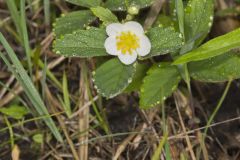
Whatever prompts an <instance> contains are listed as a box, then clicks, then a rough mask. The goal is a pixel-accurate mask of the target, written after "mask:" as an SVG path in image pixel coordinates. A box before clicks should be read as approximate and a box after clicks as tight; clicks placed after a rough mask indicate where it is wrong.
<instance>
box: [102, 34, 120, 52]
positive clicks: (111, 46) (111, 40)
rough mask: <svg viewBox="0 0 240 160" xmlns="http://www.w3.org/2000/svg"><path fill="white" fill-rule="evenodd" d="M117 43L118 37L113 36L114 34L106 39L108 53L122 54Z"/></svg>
mask: <svg viewBox="0 0 240 160" xmlns="http://www.w3.org/2000/svg"><path fill="white" fill-rule="evenodd" d="M116 44H117V42H116V38H115V37H113V36H111V37H108V38H107V39H106V40H105V43H104V47H105V49H106V51H107V53H108V54H110V55H114V56H115V55H118V54H120V51H118V50H117V45H116Z"/></svg>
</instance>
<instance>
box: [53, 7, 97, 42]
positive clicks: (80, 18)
mask: <svg viewBox="0 0 240 160" xmlns="http://www.w3.org/2000/svg"><path fill="white" fill-rule="evenodd" d="M94 19H95V16H94V15H93V14H92V12H91V11H89V10H81V11H75V12H71V13H68V14H66V15H62V17H60V18H57V20H56V23H55V24H54V33H55V35H56V37H57V38H59V37H60V36H61V35H65V34H69V33H73V31H76V30H79V29H83V28H84V26H86V25H88V24H89V23H91V22H92V21H93V20H94Z"/></svg>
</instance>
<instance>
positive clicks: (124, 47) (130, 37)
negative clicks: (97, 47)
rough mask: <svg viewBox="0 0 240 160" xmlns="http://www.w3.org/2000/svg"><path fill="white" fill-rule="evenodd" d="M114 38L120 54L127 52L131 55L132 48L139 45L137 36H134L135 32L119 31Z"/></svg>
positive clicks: (134, 48)
mask: <svg viewBox="0 0 240 160" xmlns="http://www.w3.org/2000/svg"><path fill="white" fill-rule="evenodd" d="M116 39H117V50H119V51H121V53H122V54H126V53H129V54H130V55H131V54H132V53H133V51H134V50H136V49H137V48H139V47H140V46H139V38H138V37H137V36H136V34H134V33H132V32H130V31H126V32H121V34H120V35H119V36H117V37H116Z"/></svg>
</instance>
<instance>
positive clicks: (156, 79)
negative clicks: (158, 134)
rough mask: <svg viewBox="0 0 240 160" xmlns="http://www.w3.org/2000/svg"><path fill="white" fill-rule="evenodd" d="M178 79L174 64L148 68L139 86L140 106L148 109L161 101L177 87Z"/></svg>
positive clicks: (179, 77) (179, 78) (178, 75)
mask: <svg viewBox="0 0 240 160" xmlns="http://www.w3.org/2000/svg"><path fill="white" fill-rule="evenodd" d="M180 80H181V76H180V74H179V72H178V69H177V68H176V67H175V66H170V65H164V64H162V65H161V64H160V65H159V66H153V67H152V68H150V69H149V71H148V73H147V76H146V77H145V78H144V80H143V85H142V87H141V94H140V106H141V108H143V109H148V108H150V107H153V106H155V105H157V104H160V103H162V102H163V101H164V100H165V99H166V98H167V97H168V96H170V95H171V94H172V92H173V91H174V90H175V89H176V88H177V85H178V83H179V81H180Z"/></svg>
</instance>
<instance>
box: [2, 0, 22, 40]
mask: <svg viewBox="0 0 240 160" xmlns="http://www.w3.org/2000/svg"><path fill="white" fill-rule="evenodd" d="M6 3H7V7H8V9H9V11H10V14H11V18H12V20H13V22H14V24H15V27H16V29H17V32H18V34H19V35H20V37H22V32H21V27H20V26H21V25H20V16H19V12H18V9H17V6H16V3H15V1H13V0H10V1H9V0H7V1H6Z"/></svg>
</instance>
